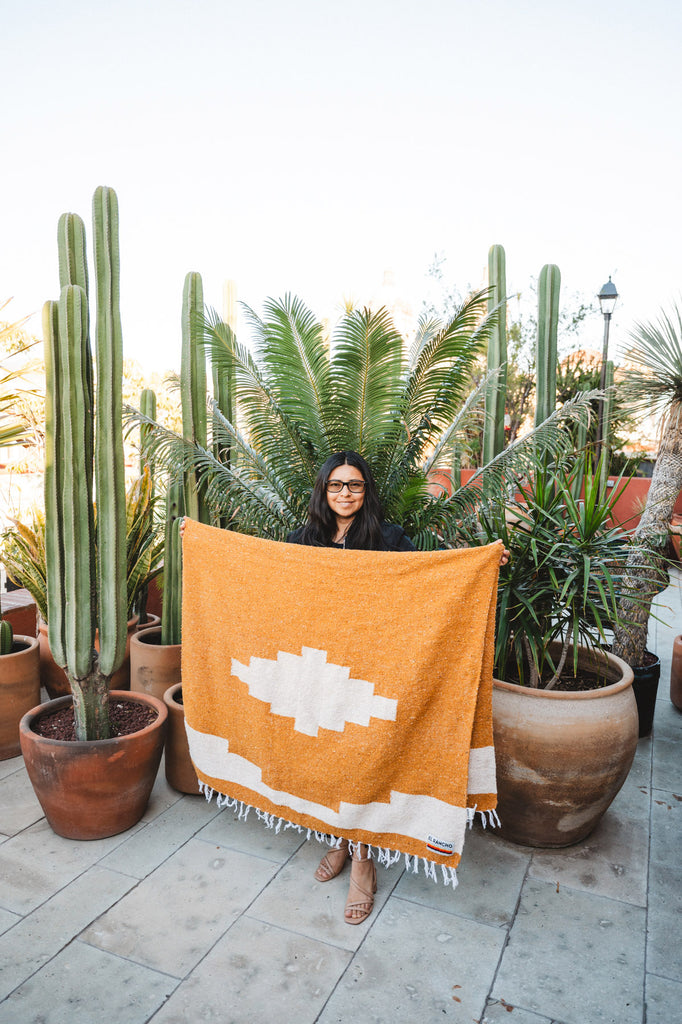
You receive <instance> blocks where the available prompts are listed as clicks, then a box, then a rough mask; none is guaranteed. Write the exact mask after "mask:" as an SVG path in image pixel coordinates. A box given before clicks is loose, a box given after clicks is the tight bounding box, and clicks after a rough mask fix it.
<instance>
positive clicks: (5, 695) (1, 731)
mask: <svg viewBox="0 0 682 1024" xmlns="http://www.w3.org/2000/svg"><path fill="white" fill-rule="evenodd" d="M39 701H40V650H39V647H38V641H37V640H36V638H35V637H33V636H24V635H23V634H21V633H17V634H15V636H14V644H13V646H12V651H11V653H10V654H3V655H2V657H1V658H0V761H4V760H6V758H8V757H17V756H18V755H19V754H20V753H21V744H20V743H19V722H20V721H21V719H22V717H23V716H24V715H25V714H26V712H27V711H29V710H30V709H31V708H33V707H35V706H36V704H38V703H39Z"/></svg>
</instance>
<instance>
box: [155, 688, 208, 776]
mask: <svg viewBox="0 0 682 1024" xmlns="http://www.w3.org/2000/svg"><path fill="white" fill-rule="evenodd" d="M181 693H182V683H175V684H174V685H173V686H169V687H168V689H167V690H166V692H165V693H164V695H163V699H164V703H165V704H166V707H167V708H168V728H167V730H166V753H165V757H164V761H165V764H166V780H167V782H168V784H169V785H170V786H172V787H173V789H177V790H178V792H180V793H200V792H201V790H200V789H199V780H198V779H197V773H196V772H195V771H194V765H193V764H192V758H191V757H190V756H189V743H188V742H187V730H186V729H185V709H184V707H183V706H182V704H178V702H177V700H176V698H177V696H178V695H179V694H181Z"/></svg>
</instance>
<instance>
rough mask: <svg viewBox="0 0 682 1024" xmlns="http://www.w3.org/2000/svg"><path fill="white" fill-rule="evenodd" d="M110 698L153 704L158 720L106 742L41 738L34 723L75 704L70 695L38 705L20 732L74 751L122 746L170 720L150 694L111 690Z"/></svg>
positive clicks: (24, 721) (110, 738)
mask: <svg viewBox="0 0 682 1024" xmlns="http://www.w3.org/2000/svg"><path fill="white" fill-rule="evenodd" d="M109 697H110V698H112V699H113V700H127V701H133V702H138V703H140V704H151V705H152V707H153V708H155V710H156V711H157V718H155V719H154V721H153V722H150V723H149V725H146V726H145V727H144V729H138V730H137V731H136V732H133V733H129V734H128V735H127V736H110V737H109V739H106V740H58V739H53V738H52V737H50V736H40V735H39V734H38V733H34V732H33V729H32V728H31V724H32V722H33V721H34V720H35V719H36V718H40V717H41V716H42V715H45V714H49V713H50V712H51V711H59V710H60V709H61V708H63V707H66V706H67V705H68V704H72V703H73V694H71V693H68V694H66V696H64V697H55V698H54V700H47V701H45V703H44V704H37V705H36V707H34V708H31V710H30V711H27V712H26V714H25V715H23V716H22V719H21V721H20V722H19V731H20V732H24V733H30V734H32V735H33V736H35V737H36V739H38V740H40V742H41V743H53V744H54V745H55V746H57V747H71V748H72V749H73V750H79V749H86V748H89V747H92V745H93V743H99V744H102V745H104V744H107V743H111V744H120V743H125V741H126V740H127V739H128V738H129V737H130V738H132V737H133V736H141V735H142V734H143V733H146V732H151V730H152V729H154V728H156V727H157V726H158V725H160V724H161V725H162V724H163V723H164V722H165V721H166V719H167V718H168V708H167V707H166V705H165V704H164V702H163V701H162V700H159V699H158V697H152V695H151V694H150V693H137V692H133V691H131V690H110V691H109Z"/></svg>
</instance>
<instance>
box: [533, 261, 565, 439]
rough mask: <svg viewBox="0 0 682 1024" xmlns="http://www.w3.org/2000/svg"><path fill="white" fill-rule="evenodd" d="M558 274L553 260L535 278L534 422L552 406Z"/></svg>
mask: <svg viewBox="0 0 682 1024" xmlns="http://www.w3.org/2000/svg"><path fill="white" fill-rule="evenodd" d="M560 288H561V273H560V271H559V268H558V267H557V266H555V265H554V264H553V263H547V264H545V266H544V267H543V268H542V270H541V271H540V280H539V281H538V335H537V344H536V352H535V364H536V395H535V399H536V401H535V425H536V426H537V425H538V424H539V423H542V422H543V421H544V420H546V419H547V417H548V416H550V415H551V414H552V413H553V412H554V409H555V408H556V363H557V331H558V328H559V290H560Z"/></svg>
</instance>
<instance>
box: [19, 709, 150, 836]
mask: <svg viewBox="0 0 682 1024" xmlns="http://www.w3.org/2000/svg"><path fill="white" fill-rule="evenodd" d="M112 697H115V698H116V699H117V700H129V701H142V702H144V703H145V704H150V705H151V706H152V707H154V708H155V709H156V711H158V717H157V718H156V720H155V721H154V722H152V724H151V725H148V726H147V727H146V728H145V729H141V730H140V731H139V732H136V733H131V734H130V735H129V736H115V737H113V738H112V739H108V740H90V741H78V740H76V741H73V742H69V741H67V740H53V739H46V738H45V737H43V736H39V735H38V734H37V733H35V732H34V731H33V729H32V725H33V723H34V722H35V721H36V719H37V718H39V717H40V716H41V715H44V714H46V713H48V712H50V711H56V710H58V709H59V708H62V707H64V706H66V705H68V704H70V703H71V700H72V698H71V696H70V695H69V696H68V697H59V698H57V700H53V701H48V702H47V703H46V704H42V705H40V707H35V708H33V709H32V710H31V711H29V712H27V713H26V714H25V715H24V717H23V718H22V719H21V723H20V725H19V732H20V736H21V750H22V753H23V755H24V761H25V762H26V770H27V771H28V775H29V778H30V780H31V784H32V785H33V789H34V790H35V794H36V796H37V797H38V800H39V801H40V805H41V807H42V808H43V811H44V812H45V817H46V818H47V820H48V822H49V824H50V826H51V828H52V829H53V830H54V831H55V832H56V833H57V835H59V836H64V838H66V839H105V838H106V837H107V836H115V835H118V834H119V833H120V832H125V831H126V830H127V829H129V828H132V827H133V825H135V824H137V822H138V821H139V820H140V818H141V817H142V815H143V814H144V812H145V810H146V808H147V804H148V802H149V796H150V793H151V791H152V786H153V785H154V780H155V779H156V774H157V772H158V770H159V762H160V761H161V754H162V753H163V743H164V739H165V730H166V719H167V717H168V712H167V709H166V705H165V704H164V703H163V701H160V700H157V699H156V698H155V697H149V696H146V695H144V694H134V695H133V694H131V693H129V692H128V691H127V690H114V691H112Z"/></svg>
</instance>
